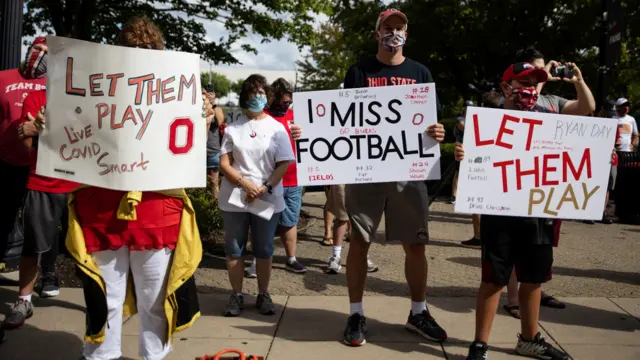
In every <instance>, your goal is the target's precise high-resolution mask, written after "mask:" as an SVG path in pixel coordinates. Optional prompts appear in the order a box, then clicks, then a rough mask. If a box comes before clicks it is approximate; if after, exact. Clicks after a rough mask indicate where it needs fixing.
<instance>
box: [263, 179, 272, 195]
mask: <svg viewBox="0 0 640 360" xmlns="http://www.w3.org/2000/svg"><path fill="white" fill-rule="evenodd" d="M262 185H263V186H265V187H266V188H267V192H268V193H269V194H273V186H271V184H269V183H268V182H266V181H265V182H264V184H262Z"/></svg>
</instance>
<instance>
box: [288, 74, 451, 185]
mask: <svg viewBox="0 0 640 360" xmlns="http://www.w3.org/2000/svg"><path fill="white" fill-rule="evenodd" d="M293 102H294V103H295V104H296V105H295V108H296V110H295V111H294V122H295V123H296V124H298V125H300V126H301V127H302V129H303V134H302V138H301V139H300V140H298V141H297V142H296V155H297V162H298V166H297V168H298V184H300V185H332V184H353V183H383V182H393V181H422V180H435V179H439V178H440V147H439V144H438V142H437V141H435V140H434V139H433V138H431V137H429V136H427V135H426V130H427V127H428V126H429V125H432V124H435V123H436V122H437V110H436V87H435V84H432V83H431V84H419V85H403V86H388V87H372V88H362V89H344V90H342V89H340V90H328V91H313V92H301V93H294V94H293Z"/></svg>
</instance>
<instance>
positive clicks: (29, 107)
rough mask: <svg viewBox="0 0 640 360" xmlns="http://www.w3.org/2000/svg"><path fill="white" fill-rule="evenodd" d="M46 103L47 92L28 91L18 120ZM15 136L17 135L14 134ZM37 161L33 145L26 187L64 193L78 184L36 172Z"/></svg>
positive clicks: (24, 120)
mask: <svg viewBox="0 0 640 360" xmlns="http://www.w3.org/2000/svg"><path fill="white" fill-rule="evenodd" d="M46 104H47V92H46V91H44V90H40V91H35V92H32V93H30V94H29V95H28V96H27V97H26V98H25V99H24V106H23V107H22V118H21V120H20V121H19V122H20V123H22V122H28V121H29V118H28V117H27V114H31V116H33V117H36V114H37V113H38V111H40V108H41V107H43V106H45V105H46ZM16 137H17V135H16ZM22 146H23V147H24V145H22ZM37 161H38V150H36V148H35V147H32V149H31V164H30V171H29V179H28V180H27V189H29V190H36V191H43V192H48V193H54V194H66V193H70V192H72V191H73V189H75V188H77V187H78V185H79V184H77V183H74V182H71V181H67V180H62V179H54V178H50V177H46V176H42V175H38V174H36V163H37Z"/></svg>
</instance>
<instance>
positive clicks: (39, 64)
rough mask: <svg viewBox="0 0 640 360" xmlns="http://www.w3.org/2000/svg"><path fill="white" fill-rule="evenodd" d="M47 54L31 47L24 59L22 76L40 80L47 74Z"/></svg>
mask: <svg viewBox="0 0 640 360" xmlns="http://www.w3.org/2000/svg"><path fill="white" fill-rule="evenodd" d="M46 57H47V54H46V53H45V52H44V51H42V50H40V49H36V48H35V47H33V46H31V47H30V48H29V51H27V56H26V58H25V59H24V69H23V70H22V72H23V74H24V76H25V77H27V78H31V79H33V78H41V77H43V76H44V75H45V74H46V72H47V59H46Z"/></svg>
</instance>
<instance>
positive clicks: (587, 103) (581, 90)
mask: <svg viewBox="0 0 640 360" xmlns="http://www.w3.org/2000/svg"><path fill="white" fill-rule="evenodd" d="M574 86H575V87H576V95H577V96H578V99H577V100H578V109H579V111H580V114H579V115H588V114H591V112H593V111H595V109H596V100H595V99H594V98H593V94H592V93H591V89H589V86H587V83H586V82H584V80H581V81H577V82H575V83H574Z"/></svg>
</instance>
